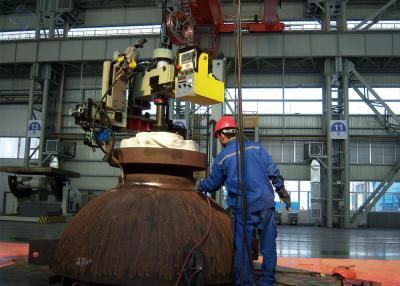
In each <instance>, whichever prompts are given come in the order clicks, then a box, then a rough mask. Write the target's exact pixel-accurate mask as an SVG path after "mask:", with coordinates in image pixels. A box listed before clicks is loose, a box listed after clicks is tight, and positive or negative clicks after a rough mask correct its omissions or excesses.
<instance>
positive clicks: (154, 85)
mask: <svg viewBox="0 0 400 286" xmlns="http://www.w3.org/2000/svg"><path fill="white" fill-rule="evenodd" d="M153 59H155V60H156V61H157V63H156V64H157V66H156V67H154V68H153V69H151V70H149V71H146V73H145V74H144V76H143V79H142V83H141V86H140V91H141V93H142V95H143V96H150V95H157V93H163V95H166V96H171V95H172V85H173V83H174V76H175V66H174V65H173V64H172V62H173V60H174V57H173V54H172V50H170V49H165V48H159V49H155V50H154V51H153Z"/></svg>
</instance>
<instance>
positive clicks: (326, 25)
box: [322, 0, 331, 32]
mask: <svg viewBox="0 0 400 286" xmlns="http://www.w3.org/2000/svg"><path fill="white" fill-rule="evenodd" d="M324 9H325V11H324V19H323V28H322V29H323V31H324V32H329V31H330V30H331V1H330V0H325V1H324Z"/></svg>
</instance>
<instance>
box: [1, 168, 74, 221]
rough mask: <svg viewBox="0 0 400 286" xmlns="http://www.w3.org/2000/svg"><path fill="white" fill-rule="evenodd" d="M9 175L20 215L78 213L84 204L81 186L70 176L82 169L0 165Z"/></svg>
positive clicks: (9, 181) (11, 190) (2, 170)
mask: <svg viewBox="0 0 400 286" xmlns="http://www.w3.org/2000/svg"><path fill="white" fill-rule="evenodd" d="M0 172H7V173H12V174H13V175H10V176H8V186H9V189H10V192H11V193H12V194H13V195H14V196H15V197H16V198H17V203H18V207H17V215H19V216H23V217H40V216H47V215H67V214H68V213H76V212H77V211H78V210H79V208H80V206H81V195H80V193H79V190H78V189H77V188H76V187H74V186H73V185H71V182H70V178H78V177H79V176H80V175H79V173H75V172H71V171H66V170H62V169H56V168H50V167H0Z"/></svg>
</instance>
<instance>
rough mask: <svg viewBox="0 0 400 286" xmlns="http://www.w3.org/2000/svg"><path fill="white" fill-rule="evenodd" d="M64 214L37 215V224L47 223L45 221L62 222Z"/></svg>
mask: <svg viewBox="0 0 400 286" xmlns="http://www.w3.org/2000/svg"><path fill="white" fill-rule="evenodd" d="M65 221H66V219H65V216H63V215H51V216H41V217H39V221H38V223H39V224H47V223H63V222H65Z"/></svg>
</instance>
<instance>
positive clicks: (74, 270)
mask: <svg viewBox="0 0 400 286" xmlns="http://www.w3.org/2000/svg"><path fill="white" fill-rule="evenodd" d="M114 156H115V157H116V158H117V159H118V161H119V163H120V165H121V166H122V169H123V176H122V175H121V177H120V180H119V183H118V185H117V186H116V187H115V188H114V189H112V190H109V191H106V192H104V193H102V194H101V195H100V196H98V197H97V198H95V199H93V200H92V201H90V202H89V203H88V204H87V205H86V206H85V207H84V208H83V209H82V210H81V211H80V212H79V213H78V214H77V216H76V217H75V218H74V219H73V220H72V221H71V223H70V224H69V225H68V227H67V228H66V230H65V231H64V233H63V234H62V235H61V237H60V239H59V241H58V243H57V246H56V248H55V251H54V258H53V262H52V263H51V265H50V269H51V270H52V271H53V272H54V273H56V274H57V275H60V276H63V277H65V278H67V279H71V280H72V281H84V282H88V283H94V284H108V285H174V284H175V283H176V280H177V279H178V275H179V272H180V270H181V269H182V267H183V264H184V261H185V259H186V258H187V256H188V252H189V250H190V249H191V248H193V246H194V245H195V244H196V243H197V242H198V241H199V240H200V239H201V238H202V237H204V235H205V233H206V232H207V229H208V225H209V222H210V210H209V205H208V202H207V199H206V197H205V196H202V195H201V194H199V193H198V192H196V191H195V189H194V180H193V178H192V177H193V171H194V170H204V169H205V167H206V157H205V155H204V154H201V153H199V152H195V151H186V150H178V149H166V148H145V147H130V148H122V149H117V150H116V152H115V153H114ZM211 206H212V225H211V230H210V232H209V235H208V237H207V239H206V240H205V241H204V243H202V244H201V245H200V246H199V247H198V248H197V249H196V255H194V254H193V255H192V257H191V259H190V260H189V263H188V265H187V267H186V270H185V274H187V275H186V277H183V278H182V279H181V283H180V284H179V285H187V283H185V282H184V280H185V279H188V275H189V276H190V277H189V278H190V279H192V278H193V279H200V280H198V281H201V284H203V283H204V284H205V285H221V284H228V283H231V281H232V275H231V273H232V257H233V238H232V226H231V220H230V217H229V215H228V214H227V212H226V211H225V210H224V209H223V208H222V207H220V206H219V205H218V204H216V203H215V202H213V201H212V202H211ZM191 263H194V264H195V265H197V266H198V265H199V264H201V265H200V267H197V268H196V267H194V266H193V265H192V266H191V267H192V268H193V267H194V268H196V269H197V270H193V269H194V268H193V269H192V270H190V267H189V265H190V264H191ZM198 269H201V270H198ZM190 271H191V272H190ZM196 271H197V272H196ZM200 274H201V275H200ZM183 276H185V275H183ZM200 277H201V278H200ZM196 285H198V284H196Z"/></svg>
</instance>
